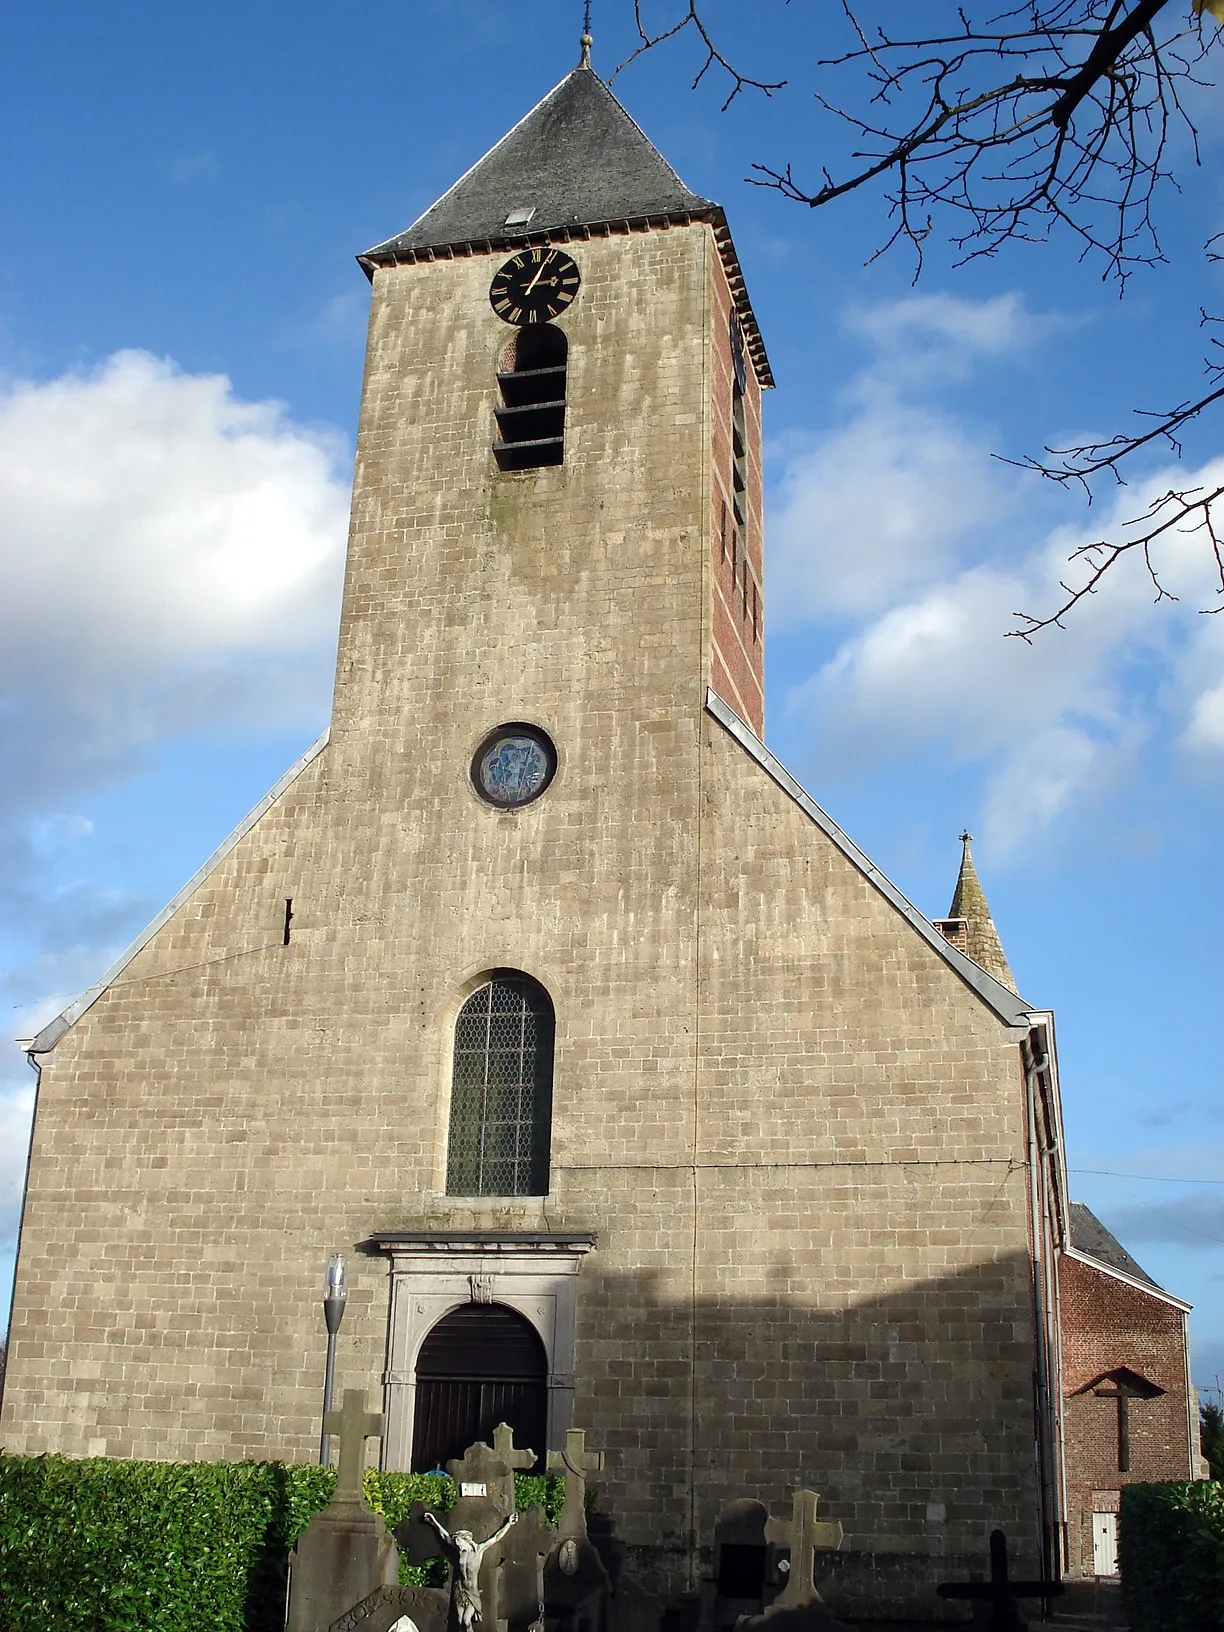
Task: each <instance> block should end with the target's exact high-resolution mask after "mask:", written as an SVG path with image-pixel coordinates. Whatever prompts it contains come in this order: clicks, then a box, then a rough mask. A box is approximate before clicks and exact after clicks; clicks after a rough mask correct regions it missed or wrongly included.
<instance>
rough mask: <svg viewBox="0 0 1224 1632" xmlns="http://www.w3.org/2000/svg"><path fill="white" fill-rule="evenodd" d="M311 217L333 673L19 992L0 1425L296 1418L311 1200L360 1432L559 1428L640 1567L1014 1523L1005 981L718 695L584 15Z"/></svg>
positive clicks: (678, 276)
mask: <svg viewBox="0 0 1224 1632" xmlns="http://www.w3.org/2000/svg"><path fill="white" fill-rule="evenodd" d="M360 263H361V265H362V267H363V268H364V269H365V272H366V273H367V275H368V277H369V279H370V282H371V285H372V304H371V312H370V325H369V343H368V352H367V359H366V372H365V381H364V388H363V396H362V406H361V417H360V426H359V433H358V440H357V455H356V471H355V477H354V485H353V504H352V521H351V532H350V538H349V546H348V562H347V575H346V580H345V587H344V600H343V613H342V621H341V631H340V639H339V654H338V661H337V667H336V683H335V700H334V710H333V715H332V720H331V725H330V728H329V729H328V731H327V732H326V733H325V734H324V735H323V736H322V737H321V738H320V739H319V740H318V742H316V743H315V744H314V746H313V747H311V748H310V749H309V751H308V752H307V753H306V754H304V755H303V757H302V758H301V759H300V760H299V761H298V763H297V764H296V765H294V766H293V767H292V768H291V769H290V770H289V771H287V772H286V774H285V775H284V776H283V777H282V778H281V780H280V781H279V782H278V783H277V785H276V786H275V787H274V788H273V789H272V791H271V792H270V793H269V794H268V796H267V797H266V798H265V799H264V800H263V801H262V802H261V803H260V805H259V806H258V807H257V808H256V809H255V810H254V811H253V812H252V813H251V815H250V816H249V817H248V818H247V819H246V820H245V821H243V822H242V824H241V825H240V826H239V828H238V829H237V830H236V831H235V832H234V833H233V834H232V835H231V837H230V838H229V839H227V840H226V842H225V843H224V844H223V845H222V846H221V848H220V849H219V850H218V851H217V852H216V854H215V855H214V856H213V857H212V858H211V859H210V860H209V861H208V862H207V863H206V864H205V865H204V866H203V867H202V868H201V869H200V871H199V872H198V873H197V874H196V875H195V877H194V878H192V879H191V881H190V883H189V884H188V885H187V886H186V887H185V888H184V889H183V891H182V892H181V893H180V894H179V895H178V896H177V897H176V898H175V899H174V901H172V902H171V903H170V905H169V906H168V907H167V908H166V909H165V911H164V912H162V913H161V914H160V915H159V916H158V918H157V919H156V920H155V921H154V922H153V924H151V925H150V926H149V928H148V929H147V930H146V931H145V932H144V934H142V935H141V936H140V938H139V939H138V940H137V942H136V943H135V945H134V946H133V947H132V948H131V949H130V950H129V951H128V952H127V953H125V954H124V956H123V958H122V959H121V960H120V962H119V963H118V964H116V965H115V967H114V968H113V969H111V970H110V971H109V972H108V973H107V975H106V976H105V977H104V978H103V979H102V980H101V981H100V982H99V983H98V984H97V985H96V986H94V987H93V988H91V990H89V991H88V992H86V993H85V994H84V995H83V996H82V997H80V998H78V999H77V1000H76V1001H75V1002H74V1003H73V1004H71V1005H70V1006H69V1007H68V1008H67V1009H66V1010H65V1011H64V1013H63V1014H62V1015H61V1016H60V1017H59V1018H58V1019H56V1020H54V1021H52V1022H51V1023H50V1024H49V1025H48V1026H46V1027H45V1029H44V1030H43V1031H42V1032H41V1033H40V1034H39V1035H38V1036H37V1037H36V1038H34V1039H33V1040H32V1042H30V1043H29V1044H28V1045H27V1046H28V1048H29V1051H30V1053H31V1056H32V1058H33V1059H34V1060H35V1061H36V1062H37V1064H38V1066H39V1068H40V1072H41V1077H40V1086H39V1092H38V1099H37V1109H36V1120H35V1127H34V1135H33V1146H32V1157H31V1164H30V1172H29V1180H28V1188H27V1193H26V1198H25V1207H24V1216H23V1223H22V1232H21V1239H20V1247H19V1265H18V1273H17V1283H16V1293H15V1302H14V1311H13V1324H12V1333H11V1343H10V1349H9V1365H8V1379H7V1387H6V1392H5V1398H4V1408H3V1419H2V1426H0V1439H2V1441H3V1444H4V1446H5V1448H6V1449H7V1450H9V1451H13V1452H23V1453H35V1452H43V1451H55V1452H60V1453H63V1454H64V1455H67V1456H72V1457H88V1456H110V1457H142V1458H164V1459H176V1460H187V1459H205V1460H209V1459H223V1458H234V1459H241V1458H258V1459H272V1458H276V1459H283V1460H291V1461H310V1460H312V1459H313V1458H314V1457H315V1456H316V1455H317V1453H318V1443H319V1415H320V1399H321V1387H322V1353H323V1343H324V1332H323V1324H322V1317H321V1310H320V1299H321V1270H322V1266H323V1263H324V1260H325V1258H326V1256H327V1254H328V1253H329V1252H332V1251H341V1252H344V1253H346V1254H347V1255H348V1260H349V1282H350V1291H349V1297H348V1308H347V1313H346V1315H345V1318H344V1323H343V1326H342V1328H341V1331H340V1334H339V1339H338V1363H337V1386H338V1387H348V1388H364V1389H365V1390H366V1392H367V1397H368V1398H369V1399H370V1400H371V1402H373V1401H374V1400H375V1399H377V1400H379V1401H380V1402H381V1409H382V1410H383V1411H384V1413H385V1418H386V1432H385V1435H384V1437H383V1440H382V1443H381V1450H380V1454H381V1457H382V1461H383V1465H384V1466H386V1467H388V1468H431V1467H434V1466H437V1465H439V1463H441V1462H444V1461H445V1459H446V1458H447V1457H449V1456H453V1455H455V1454H457V1453H458V1451H459V1450H461V1449H462V1447H463V1446H464V1445H465V1444H466V1443H468V1442H469V1441H470V1440H472V1439H474V1438H475V1437H477V1436H478V1435H487V1434H488V1433H489V1431H490V1430H491V1428H492V1426H493V1425H494V1424H495V1423H496V1422H497V1421H499V1420H501V1419H502V1418H505V1419H506V1420H508V1421H509V1422H510V1423H511V1424H512V1425H513V1427H514V1429H515V1432H516V1439H517V1443H518V1444H519V1445H529V1446H531V1447H532V1448H533V1449H534V1450H535V1451H536V1452H537V1453H539V1455H540V1458H541V1461H542V1459H543V1453H544V1451H545V1450H546V1448H547V1447H550V1446H551V1447H558V1446H560V1445H561V1444H562V1443H563V1442H564V1436H565V1431H566V1429H567V1428H569V1427H571V1426H573V1427H581V1428H583V1429H585V1430H586V1435H587V1445H588V1447H591V1448H595V1449H599V1450H601V1451H603V1452H604V1453H605V1456H606V1464H605V1467H604V1471H603V1472H602V1473H601V1474H600V1475H599V1476H598V1477H597V1478H596V1480H595V1483H596V1485H597V1487H598V1497H599V1504H600V1507H601V1508H602V1509H603V1510H605V1511H606V1512H607V1513H609V1514H610V1515H611V1516H612V1518H613V1520H614V1522H615V1525H616V1531H617V1535H618V1536H619V1538H620V1539H621V1540H622V1541H623V1542H625V1543H626V1544H627V1546H628V1548H629V1558H630V1560H631V1563H632V1570H633V1571H634V1572H636V1578H637V1579H638V1580H639V1581H640V1583H641V1584H642V1585H643V1586H644V1587H649V1588H650V1589H651V1590H654V1591H657V1592H660V1593H661V1594H663V1595H664V1596H665V1597H666V1598H668V1599H671V1600H674V1598H675V1596H676V1595H677V1594H678V1593H680V1592H682V1591H683V1590H685V1589H686V1588H687V1587H691V1586H692V1585H693V1583H694V1581H695V1578H696V1575H697V1573H698V1571H699V1569H700V1565H701V1550H702V1549H703V1548H708V1546H709V1541H710V1536H711V1532H712V1527H713V1524H714V1521H715V1519H716V1517H717V1515H718V1514H719V1512H720V1511H721V1510H722V1509H723V1508H724V1506H725V1505H726V1504H727V1503H728V1502H730V1501H732V1500H733V1499H735V1498H738V1497H742V1496H745V1495H747V1496H753V1497H756V1498H759V1499H760V1500H762V1501H764V1502H766V1503H767V1504H768V1505H769V1506H770V1508H771V1510H772V1511H774V1512H775V1513H784V1512H788V1511H789V1507H790V1499H791V1493H792V1492H793V1491H794V1490H795V1489H796V1488H798V1487H806V1488H809V1489H812V1490H815V1491H817V1492H819V1493H820V1498H821V1513H822V1515H827V1516H828V1517H829V1518H830V1519H833V1520H838V1521H840V1522H841V1524H842V1525H843V1527H844V1530H845V1544H844V1549H843V1551H842V1553H841V1554H839V1555H838V1557H837V1560H836V1570H835V1573H834V1576H832V1577H831V1578H830V1584H829V1585H828V1586H827V1587H826V1588H825V1590H826V1591H827V1593H828V1596H829V1597H830V1599H831V1600H832V1601H833V1602H834V1603H835V1604H836V1605H841V1606H844V1607H845V1608H846V1609H847V1610H848V1611H851V1610H853V1609H854V1608H855V1607H856V1606H857V1607H858V1608H859V1609H860V1610H861V1611H863V1612H865V1607H864V1606H867V1607H870V1606H882V1607H887V1606H892V1607H898V1606H900V1607H902V1608H904V1607H906V1606H909V1607H911V1608H912V1607H913V1606H915V1605H918V1604H920V1603H921V1604H922V1605H924V1606H925V1605H929V1604H930V1603H932V1602H933V1599H932V1596H931V1595H932V1590H933V1584H934V1583H935V1582H936V1581H939V1580H947V1579H950V1578H952V1577H954V1576H959V1577H962V1578H963V1576H964V1575H965V1574H966V1573H967V1571H968V1570H970V1569H979V1570H980V1569H981V1568H983V1567H984V1563H985V1558H986V1547H987V1537H988V1535H989V1532H990V1531H991V1530H992V1529H993V1528H995V1527H1001V1528H1003V1529H1004V1530H1005V1531H1006V1533H1007V1536H1008V1540H1009V1545H1010V1548H1011V1556H1012V1559H1013V1561H1014V1564H1015V1567H1016V1572H1017V1573H1018V1574H1021V1573H1022V1574H1024V1575H1026V1576H1032V1575H1033V1574H1035V1573H1036V1572H1037V1570H1038V1569H1040V1568H1041V1567H1042V1566H1043V1565H1044V1567H1045V1568H1047V1569H1057V1568H1058V1565H1059V1562H1060V1558H1059V1552H1060V1545H1061V1543H1060V1539H1059V1537H1060V1524H1061V1514H1062V1509H1061V1500H1062V1499H1061V1496H1060V1494H1059V1493H1060V1490H1061V1470H1060V1465H1059V1441H1060V1433H1059V1423H1058V1417H1059V1413H1058V1409H1057V1406H1058V1402H1059V1400H1060V1399H1061V1383H1060V1372H1059V1358H1058V1330H1057V1311H1056V1297H1055V1293H1054V1266H1055V1259H1056V1256H1057V1254H1058V1252H1059V1250H1060V1249H1061V1247H1062V1246H1063V1245H1064V1244H1065V1242H1066V1240H1067V1228H1068V1226H1067V1205H1066V1199H1065V1198H1066V1180H1065V1172H1064V1168H1063V1165H1062V1164H1063V1160H1064V1158H1063V1155H1062V1136H1061V1129H1060V1121H1059V1117H1060V1112H1059V1095H1058V1080H1057V1068H1056V1056H1055V1046H1054V1031H1053V1022H1052V1017H1051V1015H1050V1014H1049V1013H1048V1012H1044V1011H1041V1010H1037V1009H1034V1008H1032V1007H1031V1006H1030V1005H1029V1004H1028V1003H1026V1002H1024V1001H1023V1000H1022V999H1021V998H1020V997H1019V996H1018V995H1017V994H1016V992H1015V990H1014V989H1013V985H1012V982H1011V977H1010V973H1009V972H1008V970H1007V965H1006V960H1004V959H1002V953H1001V949H1000V950H999V959H998V960H997V961H994V962H993V964H992V960H993V952H992V951H991V949H990V948H989V947H987V948H986V951H983V946H984V945H985V942H983V941H982V939H981V935H982V933H983V931H982V921H981V920H982V912H983V911H984V899H983V901H982V904H981V908H980V909H979V908H978V906H977V901H976V897H972V891H971V890H969V889H968V886H966V893H965V895H964V897H963V899H961V908H963V910H956V911H954V912H953V913H952V914H951V916H950V917H949V919H947V920H941V921H940V923H939V924H938V925H937V924H935V923H932V922H931V921H930V920H928V919H927V918H925V917H924V916H923V915H922V914H921V913H920V912H918V911H917V910H916V909H915V908H914V907H913V906H912V905H911V904H910V903H909V902H908V901H907V900H906V899H905V898H904V897H903V895H902V894H901V893H900V891H899V890H898V889H897V888H896V887H895V886H894V885H893V884H892V883H891V882H890V881H889V880H888V879H887V878H886V877H885V876H884V875H883V874H882V873H881V872H880V870H879V869H878V868H877V867H876V866H874V865H873V864H872V862H871V861H870V860H869V859H868V858H867V856H865V855H864V854H863V852H862V851H861V850H859V848H858V847H857V846H856V845H855V844H854V842H853V840H851V839H850V838H849V837H848V836H847V835H846V834H845V833H843V832H842V831H841V829H840V828H839V827H838V826H837V825H836V823H834V822H833V821H832V820H831V819H830V817H829V816H827V815H826V814H825V812H824V811H823V810H822V809H821V808H820V807H819V805H818V804H817V803H816V802H815V801H814V800H813V798H812V797H811V796H810V795H809V794H808V793H807V792H806V791H805V790H804V789H803V788H802V787H801V786H800V785H799V783H798V782H797V781H796V780H795V778H794V777H793V776H791V775H790V774H789V772H788V771H787V770H786V769H785V768H784V767H783V766H782V765H781V764H779V762H778V761H777V760H776V759H775V758H774V756H773V755H772V754H771V753H770V751H769V749H768V748H767V747H766V746H765V745H764V743H763V741H762V736H763V731H764V670H763V651H764V629H765V612H766V605H765V592H764V584H763V576H762V543H763V537H762V491H761V404H762V396H763V393H765V392H766V391H768V389H769V387H770V386H771V384H772V376H771V373H770V363H769V358H768V355H767V352H766V347H765V342H764V340H763V338H762V335H761V333H760V330H759V329H758V326H757V321H756V318H755V316H754V314H753V308H752V304H751V301H750V299H749V293H748V290H747V288H746V286H745V282H744V278H743V275H742V273H741V270H740V264H739V261H738V259H737V255H736V249H735V245H734V243H733V241H732V238H731V234H730V231H729V228H728V224H727V220H726V217H725V215H724V212H723V210H722V209H721V208H720V207H719V205H717V204H716V203H713V202H712V201H711V200H709V199H707V198H703V197H701V196H699V195H698V194H696V193H694V192H692V191H691V190H690V189H689V188H688V187H687V186H685V184H684V183H683V182H682V181H681V180H680V178H679V177H678V176H677V175H676V173H675V172H674V171H673V170H672V169H671V167H670V166H669V165H668V164H667V162H666V161H665V160H664V159H663V158H662V156H661V155H660V154H659V153H658V152H657V151H656V150H655V148H654V147H653V146H652V145H651V143H650V142H649V140H648V139H647V137H646V136H645V135H644V134H643V133H642V131H641V130H640V129H639V128H638V127H637V125H636V124H635V123H634V122H633V120H632V119H631V118H630V117H629V115H628V114H627V113H626V111H625V110H624V108H623V107H622V106H621V105H620V103H619V102H618V101H617V100H616V99H615V98H614V96H613V95H612V93H611V92H610V91H609V89H608V88H607V86H606V85H605V84H604V83H603V82H602V80H601V79H600V78H599V77H598V76H597V75H596V74H595V72H594V71H593V70H592V69H591V68H590V66H589V64H588V63H587V62H586V61H585V60H584V62H583V64H582V65H581V66H580V67H579V68H577V69H575V70H574V71H573V72H572V73H570V74H569V75H568V76H567V77H566V78H565V79H563V80H562V81H561V83H560V84H559V85H558V86H556V88H555V89H554V90H552V91H551V92H549V94H548V95H547V96H545V97H544V99H543V101H541V102H540V103H539V104H538V105H537V106H536V107H535V108H533V109H532V110H531V112H530V113H528V114H527V115H526V117H525V118H524V119H523V120H522V121H521V123H519V124H518V125H516V126H515V127H514V129H513V130H511V131H510V132H509V133H508V135H506V136H505V137H504V138H503V139H502V140H501V141H500V142H499V143H498V144H497V145H496V146H495V147H494V148H492V149H491V150H490V151H489V152H488V153H487V154H485V156H484V157H483V158H482V159H480V160H479V162H478V163H476V164H475V165H474V166H473V168H472V169H470V170H469V171H468V172H467V173H466V174H465V175H464V176H463V177H461V178H460V180H459V181H457V182H456V183H455V185H454V186H453V187H452V188H451V189H450V190H449V191H448V192H447V193H446V194H444V195H443V197H442V198H441V199H439V200H438V202H437V203H436V204H434V205H433V206H432V207H431V208H430V209H428V210H427V211H426V212H425V214H424V215H422V216H421V217H420V219H419V220H418V221H416V222H415V223H414V224H413V225H412V226H411V227H409V228H408V229H407V230H406V231H404V232H401V233H400V234H399V235H398V236H396V237H393V238H389V239H387V241H386V242H384V243H381V244H379V245H378V246H377V247H376V248H374V249H371V250H369V251H367V252H366V253H365V254H364V255H362V256H361V257H360ZM968 865H970V866H971V863H969V864H968ZM975 882H976V880H975ZM978 893H979V895H980V886H979V887H978ZM958 898H959V892H958ZM988 917H989V915H988V914H986V919H987V921H988ZM975 937H976V938H975ZM994 944H995V945H996V946H997V937H996V938H995V943H994Z"/></svg>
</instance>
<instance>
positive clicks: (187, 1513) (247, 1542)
mask: <svg viewBox="0 0 1224 1632" xmlns="http://www.w3.org/2000/svg"><path fill="white" fill-rule="evenodd" d="M335 1482H336V1475H335V1473H334V1471H333V1470H331V1469H327V1468H319V1467H311V1466H300V1465H290V1464H284V1463H279V1462H119V1461H110V1460H106V1459H102V1458H96V1459H93V1460H90V1461H82V1462H76V1461H70V1460H69V1459H68V1458H66V1457H60V1456H39V1457H21V1456H4V1455H0V1632H26V1629H33V1628H37V1629H38V1632H281V1627H282V1625H283V1619H284V1603H285V1563H286V1559H287V1557H288V1553H289V1548H290V1547H291V1546H292V1544H293V1542H294V1540H295V1539H296V1537H297V1536H298V1535H299V1534H300V1533H301V1531H302V1530H304V1529H305V1527H306V1525H307V1523H308V1522H309V1520H310V1517H311V1515H312V1514H313V1513H316V1512H318V1510H319V1509H320V1508H322V1507H325V1506H326V1504H327V1501H328V1499H329V1497H330V1496H331V1493H332V1490H333V1489H334V1487H335ZM563 1487H564V1481H563V1480H562V1479H561V1478H559V1477H557V1476H555V1475H548V1476H545V1475H530V1474H518V1475H516V1477H515V1496H516V1503H517V1505H518V1506H519V1507H521V1508H525V1507H531V1506H535V1505H538V1504H541V1503H542V1505H543V1506H544V1508H545V1510H546V1511H547V1512H548V1514H549V1517H550V1518H552V1517H555V1516H556V1513H557V1512H558V1511H559V1509H560V1505H561V1501H562V1499H563V1495H564V1488H563ZM365 1494H366V1499H367V1500H368V1501H369V1503H370V1505H371V1507H374V1508H376V1509H377V1510H378V1511H379V1512H381V1513H383V1514H384V1515H385V1516H386V1519H387V1524H388V1526H389V1527H394V1526H395V1525H396V1524H398V1523H399V1521H400V1520H401V1519H402V1518H405V1517H406V1516H407V1514H408V1511H409V1509H410V1508H411V1506H412V1504H413V1502H417V1501H425V1502H428V1503H429V1504H430V1505H431V1506H434V1507H437V1508H438V1509H439V1510H444V1509H446V1508H449V1507H450V1506H451V1505H452V1504H453V1502H454V1500H455V1489H454V1485H453V1484H452V1482H451V1480H450V1479H449V1478H447V1477H446V1475H444V1474H415V1473H378V1472H376V1471H374V1470H370V1471H369V1472H367V1473H366V1476H365ZM431 1568H433V1569H435V1570H436V1569H437V1568H440V1567H431V1566H426V1570H427V1571H429V1570H430V1569H431ZM443 1573H444V1570H443ZM401 1575H402V1577H403V1579H405V1580H407V1581H414V1580H415V1581H420V1580H421V1579H422V1578H423V1575H422V1572H421V1571H419V1570H413V1569H412V1568H411V1566H408V1565H402V1566H401Z"/></svg>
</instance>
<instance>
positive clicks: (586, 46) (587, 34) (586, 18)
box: [578, 0, 595, 68]
mask: <svg viewBox="0 0 1224 1632" xmlns="http://www.w3.org/2000/svg"><path fill="white" fill-rule="evenodd" d="M578 43H579V45H580V46H581V47H582V56H581V57H580V58H579V60H578V66H579V68H589V67H590V66H591V47H592V46H593V45H594V44H595V41H594V40H593V39H592V38H591V0H586V6H585V7H584V9H583V13H582V38H581V39H580V40H579V42H578Z"/></svg>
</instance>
